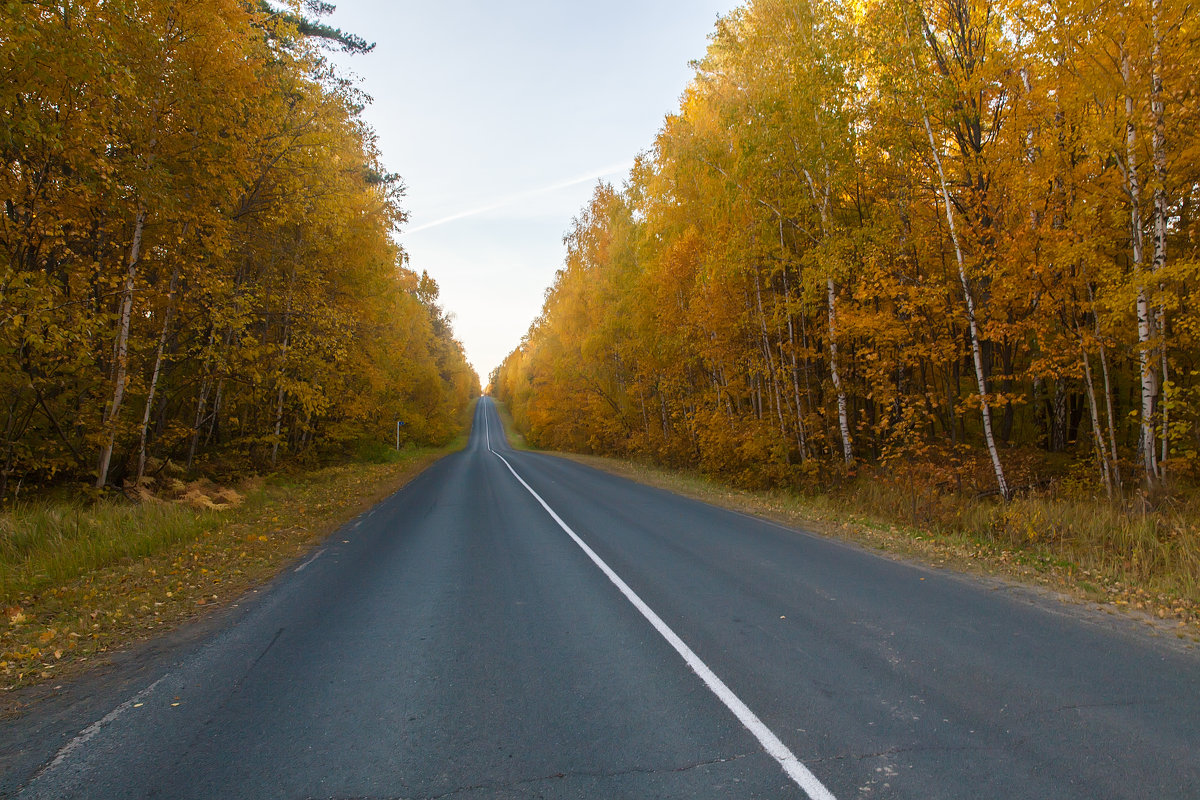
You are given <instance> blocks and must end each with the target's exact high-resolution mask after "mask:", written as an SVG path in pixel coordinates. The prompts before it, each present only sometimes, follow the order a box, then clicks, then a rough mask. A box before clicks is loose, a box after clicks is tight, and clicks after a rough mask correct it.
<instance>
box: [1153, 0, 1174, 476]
mask: <svg viewBox="0 0 1200 800" xmlns="http://www.w3.org/2000/svg"><path fill="white" fill-rule="evenodd" d="M1161 5H1162V0H1151V3H1150V38H1151V49H1150V76H1151V78H1150V80H1151V83H1150V113H1151V116H1153V118H1154V135H1153V137H1152V139H1151V145H1150V147H1151V155H1152V160H1153V164H1154V226H1153V227H1154V256H1153V261H1152V262H1151V265H1150V272H1151V274H1153V275H1157V274H1160V273H1161V270H1162V269H1163V268H1164V267H1166V265H1167V216H1168V214H1167V134H1166V127H1167V126H1166V106H1165V104H1164V101H1163V82H1162V63H1163V62H1162V36H1161V34H1160V33H1159V13H1160V11H1161ZM1160 288H1161V287H1160ZM1155 329H1156V331H1157V333H1158V337H1159V341H1158V349H1159V353H1160V356H1161V359H1162V383H1161V390H1160V392H1159V394H1160V396H1159V398H1158V400H1159V405H1160V407H1161V415H1162V458H1161V460H1160V461H1159V463H1158V465H1157V466H1158V478H1159V480H1162V481H1165V480H1166V477H1167V475H1166V462H1167V456H1168V455H1169V453H1170V436H1169V430H1168V420H1167V406H1166V403H1165V402H1164V400H1165V397H1164V395H1165V393H1166V389H1167V343H1166V319H1165V311H1164V309H1163V308H1162V306H1159V308H1158V319H1157V320H1156V324H1155Z"/></svg>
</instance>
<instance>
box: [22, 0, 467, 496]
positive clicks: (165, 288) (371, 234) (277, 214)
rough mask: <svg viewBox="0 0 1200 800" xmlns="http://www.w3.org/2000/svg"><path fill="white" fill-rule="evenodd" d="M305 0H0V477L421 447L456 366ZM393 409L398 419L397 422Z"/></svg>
mask: <svg viewBox="0 0 1200 800" xmlns="http://www.w3.org/2000/svg"><path fill="white" fill-rule="evenodd" d="M331 10H332V6H329V5H328V4H325V3H319V2H315V1H314V0H306V1H305V2H304V3H303V4H301V3H300V2H299V0H296V2H293V3H290V4H288V5H284V6H279V7H275V6H272V5H270V4H268V3H248V2H243V0H209V2H203V3H198V2H172V1H171V0H64V1H63V2H57V3H42V2H34V1H33V0H7V1H6V2H4V3H3V5H0V117H2V119H0V198H3V209H2V210H0V252H2V253H3V265H2V266H0V402H2V404H3V407H2V408H0V497H3V498H4V499H5V501H7V500H9V499H11V498H13V497H16V496H17V495H18V493H19V492H20V491H21V490H22V488H25V489H31V488H36V487H45V486H49V485H56V484H68V483H75V484H78V483H86V484H88V485H91V486H94V487H97V488H100V489H103V488H104V487H115V488H119V487H122V486H124V487H126V488H128V487H136V486H138V485H139V484H141V483H144V482H148V481H151V480H153V479H154V478H155V477H156V476H159V475H162V474H172V473H177V472H178V473H181V472H183V471H189V472H190V473H191V474H200V475H207V476H211V477H214V478H217V479H223V478H226V477H230V476H239V475H245V474H248V473H250V472H253V471H256V470H264V469H272V468H275V467H277V466H283V465H285V464H289V463H296V464H302V463H309V462H313V461H317V460H320V459H326V458H331V457H332V458H336V457H339V456H340V455H342V454H346V453H350V452H352V451H353V450H354V449H355V448H361V447H362V446H363V445H364V443H371V442H375V443H385V442H386V443H391V442H393V438H394V437H395V436H397V434H396V431H397V429H398V428H400V427H401V426H402V432H403V438H404V440H405V441H412V442H417V443H422V444H429V443H442V442H445V441H447V440H449V439H451V438H453V437H454V436H455V435H456V434H457V433H458V432H459V431H460V429H461V425H462V420H463V412H464V410H465V408H466V407H467V405H468V403H469V402H470V400H471V399H472V398H473V397H474V396H476V395H478V392H479V381H478V377H477V376H476V375H475V373H474V371H473V370H472V369H471V367H470V366H469V365H468V363H467V361H466V359H465V356H464V354H463V350H462V347H461V345H460V344H459V343H458V342H457V341H456V340H455V338H454V334H453V331H452V329H451V325H450V319H449V317H448V315H447V314H446V313H445V312H444V311H443V310H442V309H441V308H440V306H439V305H438V287H437V283H436V282H435V281H434V280H433V279H431V278H430V277H429V276H428V275H426V274H424V273H418V272H417V271H415V270H414V269H412V268H411V267H410V265H409V264H408V261H407V258H406V256H405V253H404V252H403V250H402V249H401V248H400V247H399V246H398V245H397V244H396V243H395V242H394V241H393V240H392V238H391V232H392V231H393V230H395V229H396V228H397V226H399V225H400V224H401V223H402V222H403V221H404V219H405V214H404V211H403V209H402V207H401V205H400V202H401V199H402V195H403V183H402V181H401V179H400V178H399V176H397V175H394V174H390V173H388V172H387V171H386V170H385V169H384V167H383V166H382V164H381V163H380V155H379V152H378V149H377V146H376V142H375V138H374V134H373V132H372V131H371V129H370V128H369V127H368V126H367V125H366V124H365V123H364V121H363V120H362V118H361V111H362V109H363V107H364V105H365V104H366V103H367V102H368V101H369V98H367V97H366V96H365V95H363V94H362V93H361V91H360V90H358V89H357V88H356V87H355V86H354V85H353V83H351V82H350V81H348V80H347V79H345V78H343V77H341V76H340V75H339V74H338V73H337V71H336V70H334V69H333V68H332V67H331V66H330V63H329V59H328V58H327V57H326V53H327V52H328V50H329V49H330V48H341V49H344V50H350V51H352V52H357V53H365V52H367V51H369V50H370V49H371V46H369V45H367V44H366V43H365V42H364V41H362V40H361V39H359V38H358V37H355V36H353V35H350V34H344V33H342V32H341V31H338V30H335V29H332V28H330V27H328V26H326V25H324V24H322V23H321V21H320V17H322V16H323V15H325V14H327V13H328V12H329V11H331ZM398 423H400V425H398Z"/></svg>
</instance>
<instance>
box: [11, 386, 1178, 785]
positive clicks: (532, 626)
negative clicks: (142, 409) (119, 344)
mask: <svg viewBox="0 0 1200 800" xmlns="http://www.w3.org/2000/svg"><path fill="white" fill-rule="evenodd" d="M103 699H104V700H105V701H106V702H107V704H106V705H104V704H101V707H102V708H103V713H101V712H100V711H96V713H94V714H93V716H92V717H91V718H87V719H79V720H77V721H75V723H74V724H73V725H72V726H71V727H70V734H69V735H63V736H61V737H60V739H59V740H57V741H53V742H48V743H45V744H44V746H45V747H46V748H47V749H46V752H45V757H44V758H41V759H40V762H39V763H41V767H40V768H39V769H38V770H37V771H36V774H35V775H34V776H33V777H31V776H30V775H27V774H26V775H20V776H15V777H14V776H12V775H10V776H8V782H7V784H6V785H8V786H9V787H10V789H11V791H8V792H6V793H8V794H13V795H15V796H17V797H21V798H69V797H80V798H83V797H86V798H122V800H125V799H126V798H143V797H145V798H150V797H154V798H171V799H172V800H183V799H184V798H223V799H224V798H239V797H245V798H337V799H338V800H351V799H352V798H364V799H365V798H372V799H373V800H382V799H383V798H589V799H591V798H828V797H836V798H839V799H840V800H844V799H845V798H914V799H918V798H919V799H920V800H928V799H929V798H1005V799H1006V800H1008V799H1010V798H1031V799H1032V798H1037V799H1038V800H1043V799H1045V798H1058V799H1061V800H1070V799H1072V798H1078V799H1079V800H1095V798H1125V797H1128V798H1158V799H1162V798H1197V797H1200V657H1198V656H1197V654H1196V652H1195V651H1189V650H1187V649H1186V648H1184V647H1180V646H1178V645H1172V644H1171V643H1170V642H1166V641H1163V640H1156V639H1154V638H1153V637H1151V636H1150V635H1149V634H1148V633H1147V632H1146V631H1145V630H1144V628H1143V626H1140V625H1136V624H1134V623H1132V622H1130V621H1129V620H1125V619H1115V620H1114V619H1113V618H1111V617H1107V616H1105V615H1102V614H1098V613H1091V612H1087V611H1085V610H1082V609H1079V608H1072V607H1066V606H1061V605H1059V604H1057V603H1056V602H1055V601H1053V600H1051V599H1043V598H1040V597H1039V596H1038V595H1037V594H1036V593H1034V592H1032V591H1028V590H1023V589H1019V588H1015V587H1010V586H1006V585H1003V584H998V583H994V582H985V581H980V580H977V579H973V578H968V577H963V576H959V575H955V574H953V573H950V572H948V571H938V570H931V569H927V568H923V567H920V566H915V565H910V564H905V563H899V562H896V561H893V560H890V559H887V558H884V557H880V556H878V555H875V554H872V553H869V552H866V551H863V550H861V549H859V548H856V547H853V546H850V545H847V544H843V543H839V542H836V541H830V540H826V539H823V538H820V537H817V536H814V535H810V534H807V533H804V532H798V531H794V530H789V529H786V528H783V527H780V526H778V525H775V524H773V523H770V522H766V521H762V520H757V519H754V518H751V517H747V516H744V515H740V514H737V513H733V512H729V511H725V510H720V509H716V508H713V507H711V506H707V505H704V504H701V503H697V502H695V501H691V500H686V499H683V498H680V497H677V496H675V495H672V494H670V493H667V492H664V491H660V490H656V489H651V488H646V487H643V486H639V485H637V484H634V483H631V482H629V481H626V480H623V479H620V478H616V477H613V476H610V475H608V474H604V473H601V472H597V471H594V470H591V469H588V468H586V467H583V466H581V465H578V464H576V463H573V462H570V461H566V460H562V459H557V458H553V457H550V456H546V455H542V454H536V453H527V452H515V451H513V450H511V449H510V448H509V447H508V445H507V443H506V442H505V441H504V439H503V437H502V436H501V434H500V423H499V420H498V418H497V416H496V413H495V409H494V407H493V405H492V404H491V401H490V400H489V399H487V398H484V399H483V400H482V401H481V402H480V403H479V406H478V409H477V412H476V416H475V424H474V429H473V432H472V436H471V439H470V443H469V445H468V447H467V448H466V449H465V450H464V451H462V452H460V453H457V454H455V455H452V456H449V457H447V458H445V459H443V460H442V461H440V462H438V463H437V464H435V465H434V466H433V467H431V468H430V469H429V470H427V471H426V472H424V473H423V474H422V475H420V476H419V477H418V478H416V479H415V480H414V481H413V482H412V483H410V484H409V485H408V486H407V487H406V488H405V489H403V490H402V491H400V492H398V493H397V494H396V495H394V496H392V497H391V498H390V499H388V500H386V501H385V502H383V503H381V504H380V505H379V506H377V507H376V508H375V509H373V510H372V511H371V512H368V513H367V514H365V515H363V516H362V517H360V518H359V519H357V520H355V521H353V522H351V523H350V524H348V525H347V526H345V527H344V528H343V529H341V530H340V531H338V532H337V533H335V534H334V535H333V536H332V537H331V538H330V539H329V540H328V541H327V542H326V543H325V544H324V545H323V546H322V547H320V548H319V549H318V550H316V551H314V554H313V555H312V556H310V557H309V558H308V559H307V560H304V561H302V562H300V563H299V564H297V565H296V566H295V567H293V568H292V569H290V570H289V571H288V572H287V573H286V574H285V575H284V576H283V577H282V578H281V579H279V580H277V581H276V582H274V583H273V584H272V585H271V587H270V588H269V589H268V590H266V591H263V592H261V593H259V594H258V595H256V596H255V598H254V600H253V602H251V603H250V604H249V607H248V608H247V610H245V611H244V612H243V613H241V614H240V615H239V616H237V617H236V618H233V619H231V620H230V621H229V623H228V624H227V625H224V627H222V628H220V629H219V630H217V631H215V632H214V633H213V634H212V635H211V636H209V637H207V638H205V639H204V640H203V641H201V642H199V643H196V644H194V645H190V646H188V647H186V648H182V651H181V652H178V653H175V654H172V656H171V657H170V658H165V659H163V660H162V666H161V668H160V669H158V671H157V672H156V673H155V674H153V675H147V677H146V679H145V682H144V685H142V686H140V687H137V691H133V690H132V689H126V690H124V693H123V694H121V695H120V696H113V697H111V698H103ZM97 702H100V701H97ZM92 706H93V707H96V703H93V704H92ZM35 713H36V712H35ZM32 718H33V715H31V716H30V719H32ZM30 719H18V720H15V721H8V722H6V724H10V725H13V726H17V727H14V728H13V729H11V730H10V733H13V732H16V733H19V732H20V726H22V725H27V726H29V725H32V724H33V723H32V722H31V721H30ZM31 747H33V745H31ZM30 772H33V770H32V769H31V770H30ZM18 786H20V787H21V788H19V789H18V788H16V787H18Z"/></svg>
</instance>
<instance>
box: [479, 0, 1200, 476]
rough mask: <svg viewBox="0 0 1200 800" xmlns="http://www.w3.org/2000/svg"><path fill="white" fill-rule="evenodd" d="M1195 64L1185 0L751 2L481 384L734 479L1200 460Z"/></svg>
mask: <svg viewBox="0 0 1200 800" xmlns="http://www.w3.org/2000/svg"><path fill="white" fill-rule="evenodd" d="M1198 62H1200V30H1198V29H1197V25H1196V16H1195V13H1194V10H1193V9H1192V8H1191V7H1190V6H1189V5H1187V4H1186V3H1183V2H1181V0H1132V1H1131V2H1128V3H1099V4H1097V3H1077V2H1074V0H1051V2H1046V3H1028V2H1001V1H997V2H988V1H987V0H934V1H933V2H930V1H929V0H926V2H923V3H913V2H909V1H908V0H895V1H894V0H868V2H865V3H857V2H855V3H850V2H840V0H753V2H750V3H748V4H747V5H745V6H744V7H742V8H740V9H738V10H736V11H734V12H733V13H731V14H730V15H728V16H727V17H725V18H724V19H722V20H721V21H720V22H719V24H718V26H717V28H716V30H715V32H714V33H713V34H712V37H711V44H710V46H709V49H708V53H707V55H706V57H705V58H704V59H703V60H702V61H701V62H699V64H698V65H697V72H696V75H695V78H694V80H693V81H692V83H691V85H690V87H689V88H688V90H687V92H686V93H685V95H684V97H683V98H682V103H681V107H680V109H679V111H678V112H677V113H675V114H672V115H671V116H669V117H667V119H666V121H665V123H664V125H663V127H662V130H661V132H660V134H659V135H658V137H657V139H656V141H655V143H654V147H653V148H652V150H651V151H650V152H648V153H646V154H643V155H642V156H641V157H640V158H639V160H638V161H637V163H636V166H635V167H634V169H633V170H632V172H631V174H630V175H629V178H628V181H627V182H626V184H625V186H624V187H623V188H622V189H620V190H618V189H616V188H614V187H612V186H609V185H600V186H599V187H597V189H596V192H595V194H594V196H593V198H592V200H591V203H590V204H589V205H588V206H587V208H585V209H584V210H583V211H582V213H581V214H580V215H579V217H578V218H577V219H576V220H575V223H574V225H573V227H572V229H571V230H570V232H569V233H568V234H567V236H566V240H565V241H566V245H567V256H566V263H565V265H564V266H563V268H562V269H561V270H560V271H559V273H558V275H557V277H556V279H555V282H554V285H553V286H552V287H551V289H550V290H549V292H548V294H547V299H546V303H545V307H544V309H543V312H542V314H541V316H540V317H539V318H538V319H537V320H536V321H535V322H534V323H533V325H532V327H531V328H530V330H529V333H528V335H527V336H526V337H525V339H524V340H523V341H522V343H521V346H520V347H519V348H518V349H517V350H515V351H514V352H513V353H512V354H511V355H510V356H509V357H508V359H507V360H506V361H505V362H504V364H503V365H502V366H501V367H500V368H498V369H497V371H496V372H495V373H494V374H493V375H492V384H493V386H494V387H495V388H494V391H495V392H496V393H497V394H498V395H499V396H500V397H501V398H502V399H504V400H505V401H506V402H508V403H509V404H510V407H511V410H512V413H513V416H514V419H515V420H516V423H517V425H518V426H519V427H520V428H521V429H522V431H523V432H524V433H526V435H527V436H528V438H529V440H530V441H531V442H532V443H534V444H536V445H540V446H545V447H552V448H563V449H570V450H579V451H589V452H598V453H621V454H630V455H635V456H639V457H648V458H652V459H655V460H658V461H662V462H665V463H669V464H675V465H690V466H697V467H699V468H701V469H703V470H705V471H708V472H712V473H718V474H722V475H726V476H729V477H732V478H733V479H735V480H737V481H740V482H742V483H744V484H755V485H797V484H803V483H805V482H810V483H819V482H821V481H825V480H828V479H830V478H831V477H832V476H836V475H839V474H847V473H851V472H854V471H856V470H857V469H859V468H860V467H861V466H862V465H863V464H868V465H878V466H879V467H880V468H881V469H882V470H884V471H885V472H886V473H887V474H892V475H897V474H902V473H903V472H904V471H906V470H908V471H910V472H911V471H920V473H921V477H922V478H923V479H924V480H927V481H933V482H937V483H939V484H941V485H943V486H946V487H948V488H951V489H956V490H959V491H969V492H973V493H974V492H987V491H991V492H994V493H996V494H998V495H1003V496H1006V497H1007V496H1011V495H1012V494H1014V493H1017V492H1019V491H1021V490H1022V489H1023V488H1024V487H1029V486H1033V485H1039V484H1040V483H1042V482H1043V481H1044V480H1045V479H1047V477H1049V476H1054V477H1057V478H1062V479H1069V480H1071V481H1073V482H1074V483H1075V484H1076V485H1082V486H1088V485H1090V486H1091V487H1096V488H1097V489H1098V490H1100V491H1104V490H1107V492H1108V493H1109V494H1110V495H1116V494H1117V493H1119V492H1121V490H1122V489H1124V490H1126V491H1129V490H1131V489H1134V488H1138V487H1146V486H1150V487H1155V488H1157V487H1161V486H1163V485H1164V484H1165V483H1166V482H1168V481H1171V480H1173V479H1174V478H1180V477H1184V476H1189V475H1195V473H1196V471H1197V469H1200V380H1198V377H1200V342H1198V341H1197V335H1198V334H1200V303H1198V302H1197V301H1198V300H1200V298H1198V297H1197V291H1198V287H1200V279H1198V278H1200V275H1198V269H1197V267H1198V262H1197V257H1196V256H1197V243H1196V235H1197V232H1198V231H1197V227H1198V225H1200V213H1198V212H1200V209H1198V208H1197V200H1198V199H1200V198H1198V197H1197V187H1200V124H1198V123H1200V119H1198V118H1197V117H1198V114H1200V98H1198V97H1197V96H1196V91H1195V86H1196V84H1195V79H1194V76H1193V74H1192V71H1193V70H1194V65H1195V64H1196V63H1198Z"/></svg>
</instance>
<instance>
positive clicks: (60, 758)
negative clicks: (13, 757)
mask: <svg viewBox="0 0 1200 800" xmlns="http://www.w3.org/2000/svg"><path fill="white" fill-rule="evenodd" d="M164 680H166V676H165V675H164V676H163V677H161V678H159V679H158V680H156V681H155V682H154V683H152V684H150V685H149V686H147V687H146V688H145V689H142V690H141V691H140V692H138V693H137V694H135V695H134V696H133V697H131V698H129V699H128V700H126V701H125V702H124V703H121V705H119V706H117V707H116V708H114V709H113V710H112V711H110V712H108V713H107V714H105V715H104V716H103V717H101V718H100V719H98V720H96V721H95V722H93V723H92V724H91V725H88V726H87V727H86V728H84V729H83V730H82V731H80V733H79V735H78V736H76V737H75V738H74V739H72V740H71V741H69V742H67V743H66V744H65V745H63V746H62V749H60V750H59V751H58V752H57V753H55V755H54V759H53V760H52V761H51V762H50V763H49V764H47V765H46V766H44V767H42V768H41V769H39V770H38V771H37V773H36V774H35V775H34V776H33V777H32V778H30V779H29V784H30V785H32V784H33V782H34V781H36V780H37V779H38V778H40V777H42V776H43V775H45V774H46V773H47V772H50V771H51V770H53V769H56V768H57V767H58V765H59V764H61V763H63V762H64V761H66V760H67V759H68V758H69V757H70V755H71V753H74V752H75V751H76V750H78V749H79V748H80V747H83V746H84V745H85V744H87V743H88V741H89V740H90V739H91V738H92V737H93V736H95V735H96V734H97V733H99V732H100V729H101V728H103V727H104V726H105V725H108V724H109V723H111V722H113V721H114V720H116V718H117V717H119V716H121V715H122V714H124V713H125V712H126V711H128V710H129V709H131V708H133V706H134V704H135V703H140V702H142V701H143V700H145V699H146V698H147V697H149V696H150V693H151V692H153V691H154V689H155V688H156V687H157V686H158V685H159V684H160V683H162V682H163V681H164Z"/></svg>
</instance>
